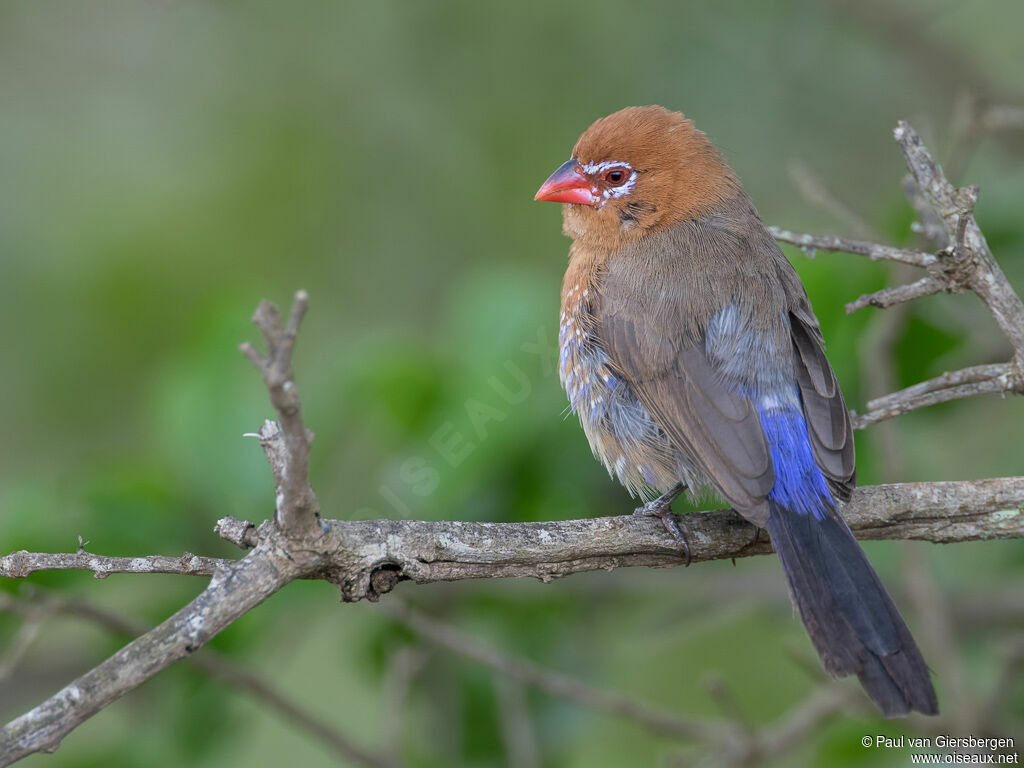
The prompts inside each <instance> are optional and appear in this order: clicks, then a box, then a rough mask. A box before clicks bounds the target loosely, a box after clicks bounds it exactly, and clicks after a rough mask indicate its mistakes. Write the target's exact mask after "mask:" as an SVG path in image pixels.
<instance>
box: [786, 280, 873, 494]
mask: <svg viewBox="0 0 1024 768" xmlns="http://www.w3.org/2000/svg"><path fill="white" fill-rule="evenodd" d="M800 293H801V294H803V287H802V286H801V287H800ZM790 325H791V327H792V338H793V367H794V370H795V373H796V379H797V385H798V386H799V387H800V398H801V399H802V400H803V404H804V418H805V419H806V421H807V432H808V434H809V435H810V438H811V448H812V449H813V451H814V458H815V460H816V461H817V463H818V466H819V467H820V468H821V471H822V473H824V475H825V479H826V480H827V481H828V485H829V490H831V491H832V494H833V495H834V496H835V497H836V498H838V499H842V500H843V501H848V500H849V498H850V495H851V494H852V493H853V489H854V487H855V486H856V484H857V467H856V457H855V454H854V449H853V423H852V422H851V420H850V412H849V410H847V408H846V402H845V401H844V400H843V392H842V390H841V389H840V388H839V382H837V381H836V375H835V373H834V372H833V371H832V366H831V365H830V364H829V362H828V358H827V357H825V350H824V348H823V341H822V337H821V331H820V330H818V322H817V320H816V319H815V317H814V315H813V314H812V313H811V312H810V305H809V304H807V300H806V295H804V298H803V305H797V306H796V307H795V308H794V310H793V311H792V312H791V313H790Z"/></svg>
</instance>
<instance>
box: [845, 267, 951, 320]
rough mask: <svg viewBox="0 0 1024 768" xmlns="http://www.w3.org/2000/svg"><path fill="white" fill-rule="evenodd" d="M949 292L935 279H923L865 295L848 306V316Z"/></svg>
mask: <svg viewBox="0 0 1024 768" xmlns="http://www.w3.org/2000/svg"><path fill="white" fill-rule="evenodd" d="M945 290H949V289H948V288H947V286H946V285H945V283H943V282H942V281H941V280H938V279H936V278H934V277H931V276H929V277H922V278H921V279H920V280H915V281H914V282H912V283H907V284H906V285H897V286H893V287H891V288H882V289H881V290H879V291H875V292H874V293H865V294H864V295H863V296H861V297H859V298H858V299H856V300H855V301H851V302H849V303H848V304H847V305H846V314H848V315H852V314H853V313H854V312H856V311H857V310H858V309H864V307H878V308H879V309H888V308H889V307H891V306H893V305H894V304H901V303H903V302H905V301H913V300H914V299H920V298H922V297H924V296H932V295H934V294H936V293H939V292H940V291H945Z"/></svg>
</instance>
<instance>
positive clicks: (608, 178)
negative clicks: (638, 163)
mask: <svg viewBox="0 0 1024 768" xmlns="http://www.w3.org/2000/svg"><path fill="white" fill-rule="evenodd" d="M628 178H629V174H628V173H627V172H626V169H625V168H612V169H610V170H608V171H605V174H604V180H605V182H607V183H608V184H611V185H612V186H613V187H617V186H619V185H620V184H625V183H626V180H627V179H628Z"/></svg>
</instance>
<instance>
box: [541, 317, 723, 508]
mask: <svg viewBox="0 0 1024 768" xmlns="http://www.w3.org/2000/svg"><path fill="white" fill-rule="evenodd" d="M610 363H611V360H610V358H609V357H608V355H607V353H606V352H605V351H604V350H603V349H602V348H601V346H600V344H599V343H598V341H597V339H596V338H595V337H594V336H593V334H591V333H588V332H587V330H586V328H585V324H584V323H581V322H580V321H579V319H578V318H576V317H573V316H569V317H567V316H566V315H565V314H563V316H562V324H561V327H560V331H559V367H558V370H559V376H560V378H561V380H562V386H563V387H565V392H566V395H568V397H569V407H570V408H571V409H572V411H573V413H575V414H576V415H577V416H578V417H579V420H580V424H581V425H582V426H583V431H584V432H585V433H586V435H587V440H589V441H590V447H591V449H592V450H593V451H594V455H595V456H597V457H598V458H599V459H600V460H601V462H602V463H603V464H604V465H605V467H607V469H608V472H609V474H611V475H613V476H614V477H617V478H618V480H619V482H620V483H622V485H623V486H625V487H626V489H627V490H628V491H629V492H630V494H632V495H635V496H641V497H643V498H652V497H654V496H656V495H657V494H658V493H659V492H660V493H664V492H665V491H667V490H669V489H670V488H672V487H673V486H675V485H676V484H677V483H679V482H683V483H685V484H686V485H687V486H689V487H691V488H695V487H697V486H698V485H702V484H703V483H700V482H698V478H697V476H696V473H695V471H694V469H693V465H692V464H691V463H690V462H689V461H688V460H687V459H686V458H685V457H684V456H683V455H682V454H681V453H680V452H679V451H677V450H676V449H675V448H674V447H673V446H672V444H671V443H670V442H669V439H668V436H667V435H666V434H665V433H664V432H663V431H662V429H661V427H659V426H658V424H657V422H655V420H654V419H653V418H652V417H651V415H650V413H648V411H647V409H646V408H645V407H644V405H643V403H641V402H640V400H639V399H638V398H637V396H636V394H635V393H634V392H633V389H632V388H631V387H630V385H629V382H628V381H626V380H625V379H623V378H622V377H621V376H619V375H617V374H616V373H615V372H613V370H612V368H611V365H610Z"/></svg>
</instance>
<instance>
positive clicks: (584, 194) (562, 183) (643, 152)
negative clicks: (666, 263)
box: [534, 106, 739, 237]
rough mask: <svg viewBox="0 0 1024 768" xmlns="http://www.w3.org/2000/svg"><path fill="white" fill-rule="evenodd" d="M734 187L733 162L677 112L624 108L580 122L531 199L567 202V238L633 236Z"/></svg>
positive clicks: (698, 211)
mask: <svg viewBox="0 0 1024 768" xmlns="http://www.w3.org/2000/svg"><path fill="white" fill-rule="evenodd" d="M738 189H739V182H738V181H737V180H736V176H735V174H734V173H733V171H732V169H730V168H729V166H728V165H727V164H726V163H725V161H724V160H723V159H722V157H721V155H720V154H719V153H718V151H717V150H716V149H715V147H714V146H713V145H712V144H711V142H710V141H709V140H708V138H707V137H706V136H705V135H704V134H703V133H701V132H700V131H698V130H697V129H696V128H694V127H693V121H691V120H688V119H686V118H685V117H684V116H683V114H682V113H681V112H670V111H669V110H667V109H665V108H664V107H659V106H649V107H627V108H626V109H622V110H619V111H618V112H615V113H613V114H611V115H609V116H608V117H603V118H601V119H600V120H598V121H596V122H595V123H594V124H593V125H591V126H590V127H589V128H587V130H586V131H584V132H583V135H582V136H580V138H579V141H577V142H576V146H575V147H573V151H572V157H570V158H569V160H567V161H566V162H565V163H563V164H562V165H561V166H560V167H559V168H558V170H556V171H555V172H554V173H553V174H551V176H550V177H549V178H548V180H547V181H545V182H544V184H543V185H541V188H540V189H539V190H538V191H537V194H536V195H535V196H534V199H535V200H547V201H551V202H556V203H566V206H565V229H566V233H567V234H569V235H570V236H571V237H577V236H579V235H582V234H588V233H594V234H600V235H602V236H603V237H610V236H613V235H615V234H616V233H617V234H618V235H619V236H622V237H635V236H636V235H639V234H641V233H642V232H644V231H646V230H651V229H660V228H663V227H666V226H671V225H672V224H674V223H676V222H677V221H680V220H681V219H683V218H696V217H698V216H702V215H705V214H706V213H708V212H709V211H711V210H712V209H714V207H715V206H716V205H717V204H718V203H720V202H721V201H722V200H724V199H726V198H728V197H730V196H731V195H733V194H735V193H736V192H737V191H738Z"/></svg>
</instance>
